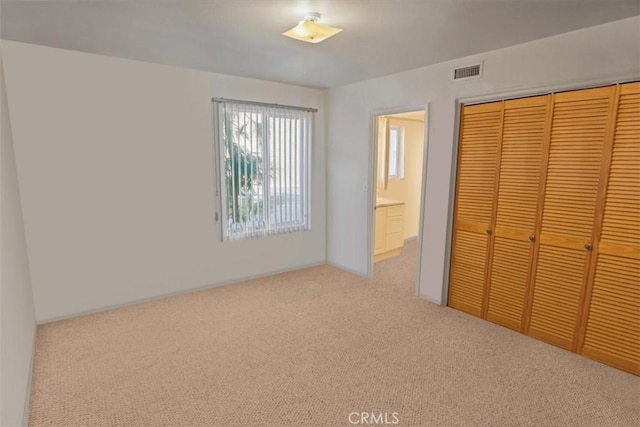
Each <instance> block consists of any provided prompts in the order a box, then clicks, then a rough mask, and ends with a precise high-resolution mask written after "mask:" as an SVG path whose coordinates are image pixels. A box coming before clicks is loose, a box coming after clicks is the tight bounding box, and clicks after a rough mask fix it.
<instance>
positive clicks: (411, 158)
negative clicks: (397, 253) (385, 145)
mask: <svg viewBox="0 0 640 427" xmlns="http://www.w3.org/2000/svg"><path fill="white" fill-rule="evenodd" d="M389 125H390V126H397V127H401V128H403V129H404V157H405V161H404V179H389V182H388V185H387V188H386V190H384V191H382V192H380V193H379V194H378V195H379V196H381V197H385V198H387V199H393V200H400V201H402V202H404V204H405V208H404V238H405V239H408V238H410V237H416V236H417V235H418V226H419V225H420V190H421V187H422V161H423V159H424V156H423V154H424V151H423V148H424V123H420V122H417V121H414V120H405V119H394V118H390V119H389Z"/></svg>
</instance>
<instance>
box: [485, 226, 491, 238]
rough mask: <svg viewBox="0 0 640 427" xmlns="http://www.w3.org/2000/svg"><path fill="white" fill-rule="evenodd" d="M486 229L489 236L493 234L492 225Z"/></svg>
mask: <svg viewBox="0 0 640 427" xmlns="http://www.w3.org/2000/svg"><path fill="white" fill-rule="evenodd" d="M485 231H486V232H487V234H488V235H489V236H491V227H489V228H487V229H486V230H485Z"/></svg>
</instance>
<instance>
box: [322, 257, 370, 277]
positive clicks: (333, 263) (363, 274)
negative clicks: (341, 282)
mask: <svg viewBox="0 0 640 427" xmlns="http://www.w3.org/2000/svg"><path fill="white" fill-rule="evenodd" d="M327 265H330V266H331V267H335V268H339V269H340V270H344V271H346V272H347V273H351V274H355V275H356V276H360V277H364V278H365V279H368V278H369V277H367V275H366V273H361V272H359V271H356V270H354V269H352V268H349V267H345V266H343V265H340V264H337V263H335V262H331V261H327Z"/></svg>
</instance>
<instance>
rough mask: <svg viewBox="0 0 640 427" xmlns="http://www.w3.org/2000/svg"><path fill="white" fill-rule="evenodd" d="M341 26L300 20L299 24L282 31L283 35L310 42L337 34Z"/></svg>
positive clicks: (317, 41) (319, 40) (316, 41)
mask: <svg viewBox="0 0 640 427" xmlns="http://www.w3.org/2000/svg"><path fill="white" fill-rule="evenodd" d="M340 31H342V29H341V28H335V27H330V26H328V25H322V24H318V23H317V22H313V21H300V22H299V23H298V25H296V26H295V27H293V28H292V29H290V30H289V31H285V32H284V33H282V35H283V36H287V37H291V38H292V39H296V40H301V41H303V42H309V43H320V42H321V41H323V40H326V39H328V38H329V37H332V36H335V35H336V34H338V33H339V32H340Z"/></svg>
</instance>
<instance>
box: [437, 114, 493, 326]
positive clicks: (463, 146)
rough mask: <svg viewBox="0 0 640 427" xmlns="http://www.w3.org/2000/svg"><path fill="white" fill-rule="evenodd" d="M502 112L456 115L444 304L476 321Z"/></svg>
mask: <svg viewBox="0 0 640 427" xmlns="http://www.w3.org/2000/svg"><path fill="white" fill-rule="evenodd" d="M502 112H503V102H494V103H490V104H482V105H472V106H464V107H463V109H462V112H461V130H460V147H459V152H458V153H459V154H458V179H457V191H456V208H455V222H454V234H453V248H454V249H453V253H452V269H451V281H450V286H449V305H450V306H451V307H454V308H457V309H459V310H462V311H465V312H467V313H470V314H474V315H476V316H480V315H481V311H482V301H483V296H484V287H485V282H486V272H487V271H486V270H487V267H486V266H487V261H488V259H487V254H488V238H487V237H488V230H489V229H490V227H491V223H492V219H493V211H494V192H495V180H496V168H497V162H498V155H497V153H498V150H499V145H500V141H501V138H502V136H501V133H502Z"/></svg>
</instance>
